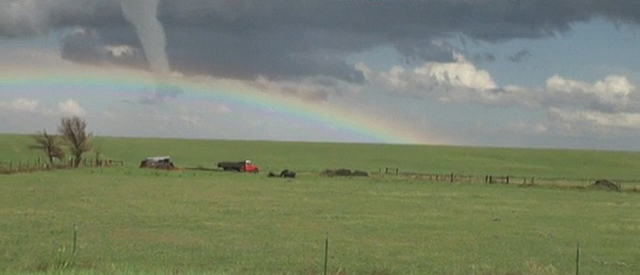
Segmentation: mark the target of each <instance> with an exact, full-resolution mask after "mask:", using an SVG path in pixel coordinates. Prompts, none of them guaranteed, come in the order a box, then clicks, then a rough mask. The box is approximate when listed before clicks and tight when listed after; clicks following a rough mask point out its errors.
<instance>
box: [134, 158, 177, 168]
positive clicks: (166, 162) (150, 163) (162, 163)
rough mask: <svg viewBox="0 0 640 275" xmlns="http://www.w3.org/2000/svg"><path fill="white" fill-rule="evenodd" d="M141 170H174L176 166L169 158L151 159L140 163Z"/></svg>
mask: <svg viewBox="0 0 640 275" xmlns="http://www.w3.org/2000/svg"><path fill="white" fill-rule="evenodd" d="M140 168H156V169H173V168H175V166H174V165H173V162H171V158H170V157H169V156H166V157H149V158H146V159H144V160H142V161H141V162H140Z"/></svg>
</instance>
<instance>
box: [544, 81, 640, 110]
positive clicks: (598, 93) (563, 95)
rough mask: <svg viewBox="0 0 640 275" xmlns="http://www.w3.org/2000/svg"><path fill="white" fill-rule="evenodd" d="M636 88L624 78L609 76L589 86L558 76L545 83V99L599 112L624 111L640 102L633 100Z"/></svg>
mask: <svg viewBox="0 0 640 275" xmlns="http://www.w3.org/2000/svg"><path fill="white" fill-rule="evenodd" d="M635 90H636V88H635V86H633V85H632V84H631V83H630V82H629V80H628V79H627V78H626V77H624V76H618V75H610V76H607V77H605V78H604V79H603V80H599V81H596V82H595V83H593V84H589V83H586V82H583V81H577V80H571V79H565V78H563V77H561V76H559V75H554V76H552V77H550V78H549V79H548V80H547V82H546V94H547V95H546V97H547V101H549V102H557V101H564V102H565V103H568V104H572V105H581V106H582V107H584V108H588V109H596V110H600V111H605V110H606V111H608V112H614V111H616V110H617V111H624V110H625V108H628V107H634V105H637V104H638V103H639V102H640V101H638V100H637V99H635V98H633V96H634V92H635Z"/></svg>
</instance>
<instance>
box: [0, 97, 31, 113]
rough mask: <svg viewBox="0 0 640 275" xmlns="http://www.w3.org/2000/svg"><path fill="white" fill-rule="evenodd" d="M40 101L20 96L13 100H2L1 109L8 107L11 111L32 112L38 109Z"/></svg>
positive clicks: (0, 102)
mask: <svg viewBox="0 0 640 275" xmlns="http://www.w3.org/2000/svg"><path fill="white" fill-rule="evenodd" d="M38 105H39V103H38V101H37V100H35V99H26V98H19V99H16V100H14V101H12V102H4V101H0V109H6V110H10V111H19V112H32V113H35V112H37V111H38Z"/></svg>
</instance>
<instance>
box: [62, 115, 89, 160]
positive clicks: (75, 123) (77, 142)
mask: <svg viewBox="0 0 640 275" xmlns="http://www.w3.org/2000/svg"><path fill="white" fill-rule="evenodd" d="M58 132H60V135H62V138H63V139H64V140H65V141H66V143H67V145H68V146H69V149H70V150H71V155H73V167H78V165H79V164H80V161H82V154H84V153H86V152H88V151H90V150H91V143H90V141H91V138H92V137H93V133H87V122H86V121H84V119H81V118H80V117H77V116H73V117H63V118H62V120H61V121H60V126H58Z"/></svg>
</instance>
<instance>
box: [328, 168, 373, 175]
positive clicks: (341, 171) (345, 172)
mask: <svg viewBox="0 0 640 275" xmlns="http://www.w3.org/2000/svg"><path fill="white" fill-rule="evenodd" d="M320 175H321V176H325V177H336V176H339V177H368V176H369V173H367V172H365V171H360V170H354V171H351V170H349V169H335V170H332V169H326V170H324V171H322V172H320Z"/></svg>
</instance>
